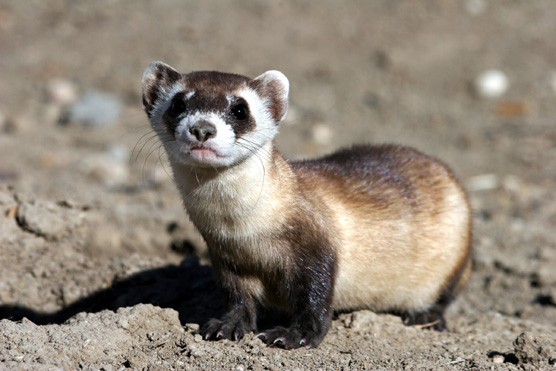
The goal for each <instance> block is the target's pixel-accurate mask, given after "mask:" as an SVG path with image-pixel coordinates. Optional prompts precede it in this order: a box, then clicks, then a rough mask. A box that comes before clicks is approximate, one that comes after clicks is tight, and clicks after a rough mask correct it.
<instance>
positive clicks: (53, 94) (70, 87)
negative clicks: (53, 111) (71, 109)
mask: <svg viewBox="0 0 556 371" xmlns="http://www.w3.org/2000/svg"><path fill="white" fill-rule="evenodd" d="M46 98H47V100H48V101H49V102H51V103H53V104H55V105H57V106H67V105H69V104H72V103H74V102H75V101H76V100H77V89H76V88H75V85H74V84H73V83H72V82H71V81H68V80H63V79H55V80H50V81H49V82H48V85H47V86H46Z"/></svg>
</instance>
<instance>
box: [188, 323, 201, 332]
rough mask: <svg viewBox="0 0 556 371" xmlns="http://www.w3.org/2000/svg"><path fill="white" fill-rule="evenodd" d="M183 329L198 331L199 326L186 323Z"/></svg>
mask: <svg viewBox="0 0 556 371" xmlns="http://www.w3.org/2000/svg"><path fill="white" fill-rule="evenodd" d="M185 327H187V328H188V329H189V330H191V331H199V324H198V323H186V324H185Z"/></svg>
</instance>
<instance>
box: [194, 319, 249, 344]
mask: <svg viewBox="0 0 556 371" xmlns="http://www.w3.org/2000/svg"><path fill="white" fill-rule="evenodd" d="M248 331H249V330H248V329H247V326H246V325H245V324H244V323H242V322H241V321H231V320H225V321H221V320H219V319H215V318H213V319H211V320H210V321H208V322H207V323H205V325H204V326H203V327H201V330H200V331H199V333H200V334H201V336H202V337H203V339H205V340H222V339H229V340H239V339H241V338H243V336H244V335H245V334H246V333H247V332H248Z"/></svg>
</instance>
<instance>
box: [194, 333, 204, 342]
mask: <svg viewBox="0 0 556 371" xmlns="http://www.w3.org/2000/svg"><path fill="white" fill-rule="evenodd" d="M193 340H195V342H196V343H200V342H201V341H203V337H202V336H201V334H195V336H194V337H193Z"/></svg>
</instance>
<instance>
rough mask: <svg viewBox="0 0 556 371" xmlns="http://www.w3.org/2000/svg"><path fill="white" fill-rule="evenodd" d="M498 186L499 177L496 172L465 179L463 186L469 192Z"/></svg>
mask: <svg viewBox="0 0 556 371" xmlns="http://www.w3.org/2000/svg"><path fill="white" fill-rule="evenodd" d="M499 186H500V179H499V178H498V175H496V174H483V175H476V176H473V177H470V178H468V179H466V180H465V188H466V189H467V190H468V191H469V192H477V191H488V190H492V189H496V188H498V187H499Z"/></svg>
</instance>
